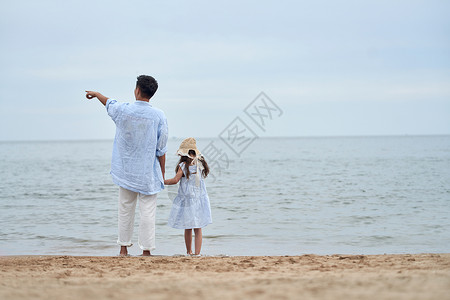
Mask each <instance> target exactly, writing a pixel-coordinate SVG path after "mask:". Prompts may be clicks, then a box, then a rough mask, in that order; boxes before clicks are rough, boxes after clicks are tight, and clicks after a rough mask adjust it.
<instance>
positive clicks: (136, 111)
mask: <svg viewBox="0 0 450 300" xmlns="http://www.w3.org/2000/svg"><path fill="white" fill-rule="evenodd" d="M106 110H107V112H108V115H109V116H110V117H111V119H112V120H113V121H114V123H116V137H115V139H114V145H113V152H112V161H111V176H112V179H113V181H114V183H115V184H117V185H118V186H121V187H123V188H125V189H127V190H130V191H134V192H138V193H141V194H146V195H153V194H156V193H158V192H160V191H161V190H163V189H164V180H163V176H162V172H161V167H160V164H159V160H158V156H163V155H164V154H165V153H166V152H167V137H168V126H167V119H166V116H165V115H164V112H163V111H162V110H160V109H157V108H154V107H152V106H151V105H150V104H149V103H148V102H146V101H139V100H137V101H136V102H134V103H120V102H117V101H116V100H113V99H108V101H107V102H106Z"/></svg>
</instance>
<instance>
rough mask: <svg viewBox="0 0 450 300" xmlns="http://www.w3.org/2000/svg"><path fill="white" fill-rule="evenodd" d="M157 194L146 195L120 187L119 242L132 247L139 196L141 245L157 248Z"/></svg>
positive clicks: (148, 248)
mask: <svg viewBox="0 0 450 300" xmlns="http://www.w3.org/2000/svg"><path fill="white" fill-rule="evenodd" d="M156 195H157V194H154V195H144V194H141V193H136V192H132V191H129V190H127V189H124V188H122V187H119V238H118V240H117V244H119V245H121V246H127V247H130V246H131V245H132V243H131V238H132V237H133V228H134V215H135V211H136V203H137V199H138V198H139V214H140V224H139V239H138V243H139V247H140V248H141V249H142V250H150V251H151V250H154V249H155V217H156Z"/></svg>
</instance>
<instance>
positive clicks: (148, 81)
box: [136, 75, 158, 99]
mask: <svg viewBox="0 0 450 300" xmlns="http://www.w3.org/2000/svg"><path fill="white" fill-rule="evenodd" d="M136 87H139V90H140V91H141V95H142V96H144V97H145V98H149V99H150V98H151V97H153V95H154V94H155V93H156V90H157V89H158V82H157V81H156V79H155V78H153V77H152V76H148V75H140V76H138V77H137V82H136Z"/></svg>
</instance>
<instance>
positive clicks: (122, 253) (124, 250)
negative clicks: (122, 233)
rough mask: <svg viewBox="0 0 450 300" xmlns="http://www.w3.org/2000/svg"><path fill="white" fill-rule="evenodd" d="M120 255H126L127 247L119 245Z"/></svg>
mask: <svg viewBox="0 0 450 300" xmlns="http://www.w3.org/2000/svg"><path fill="white" fill-rule="evenodd" d="M120 256H128V249H127V247H125V246H121V247H120Z"/></svg>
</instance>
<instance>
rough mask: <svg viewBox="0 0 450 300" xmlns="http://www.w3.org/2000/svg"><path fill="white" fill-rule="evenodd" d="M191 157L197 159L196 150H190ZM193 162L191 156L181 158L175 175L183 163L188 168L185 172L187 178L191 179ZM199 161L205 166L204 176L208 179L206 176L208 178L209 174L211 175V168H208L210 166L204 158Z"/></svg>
mask: <svg viewBox="0 0 450 300" xmlns="http://www.w3.org/2000/svg"><path fill="white" fill-rule="evenodd" d="M189 155H191V156H194V157H195V151H194V150H189ZM192 160H193V159H192V158H190V157H189V156H181V157H180V160H179V161H178V164H177V166H176V168H175V173H177V172H178V169H180V164H181V163H182V162H184V165H185V166H186V168H185V171H186V178H187V179H189V175H190V172H189V166H190V165H191V163H192ZM198 161H199V162H201V163H202V165H203V171H202V175H203V177H204V178H206V176H208V174H209V167H208V164H207V163H206V160H205V158H204V157H201V158H199V159H198Z"/></svg>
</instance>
